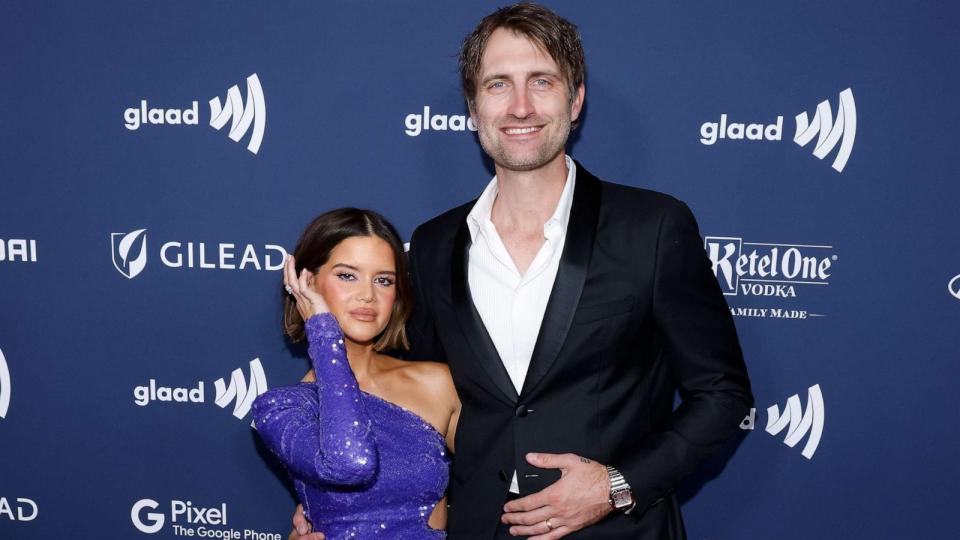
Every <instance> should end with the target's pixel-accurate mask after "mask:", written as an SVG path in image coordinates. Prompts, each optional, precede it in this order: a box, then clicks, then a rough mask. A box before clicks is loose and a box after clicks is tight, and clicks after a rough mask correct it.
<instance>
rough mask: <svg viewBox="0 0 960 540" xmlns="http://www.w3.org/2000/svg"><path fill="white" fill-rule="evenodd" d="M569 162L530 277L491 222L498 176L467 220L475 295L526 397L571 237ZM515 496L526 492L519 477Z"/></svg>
mask: <svg viewBox="0 0 960 540" xmlns="http://www.w3.org/2000/svg"><path fill="white" fill-rule="evenodd" d="M565 159H566V164H567V181H566V184H565V185H564V187H563V192H562V193H561V194H560V200H559V201H558V202H557V207H556V209H555V210H554V212H553V215H552V216H551V217H550V219H548V220H547V222H546V223H544V225H543V238H544V243H543V245H542V246H541V247H540V251H538V252H537V255H536V257H534V259H533V262H532V263H530V267H529V268H527V271H526V273H524V274H521V273H520V271H519V270H517V266H516V265H515V264H514V263H513V258H511V257H510V253H509V252H508V251H507V248H506V246H504V244H503V240H501V238H500V234H499V233H498V232H497V228H496V226H495V225H494V224H493V221H492V220H491V219H490V213H491V210H492V209H493V202H494V201H495V200H496V198H497V194H498V193H499V191H500V190H499V188H498V184H497V177H496V176H494V177H493V179H492V180H490V183H489V184H487V188H486V189H485V190H484V191H483V194H482V195H480V198H479V199H477V203H476V204H475V205H474V206H473V209H472V210H470V214H468V215H467V225H468V227H469V229H470V239H471V244H470V253H469V255H470V257H469V261H470V262H469V267H468V268H469V270H468V281H469V284H470V295H471V296H472V297H473V303H474V305H475V306H476V308H477V312H479V314H480V318H481V319H482V320H483V325H484V326H485V327H486V328H487V333H488V334H489V335H490V339H491V340H493V344H494V346H495V347H496V348H497V352H498V353H499V354H500V360H502V361H503V365H504V367H505V368H506V369H507V373H508V374H509V375H510V380H511V381H512V382H513V386H514V388H516V389H517V393H520V389H521V388H522V387H523V381H524V379H525V378H526V376H527V369H528V368H529V367H530V358H531V356H532V355H533V347H534V345H536V343H537V336H538V335H539V333H540V323H542V322H543V315H544V312H545V311H546V309H547V301H548V300H549V299H550V291H552V290H553V282H554V281H555V280H556V278H557V269H558V268H559V266H560V255H561V254H562V253H563V244H564V241H565V240H566V236H567V224H568V223H569V221H570V207H571V205H572V203H573V189H574V184H575V183H576V177H577V171H576V166H575V165H574V163H573V160H572V159H571V158H570V156H565ZM510 491H512V492H513V493H519V492H520V489H519V487H518V485H517V473H516V472H514V473H513V480H512V481H511V483H510Z"/></svg>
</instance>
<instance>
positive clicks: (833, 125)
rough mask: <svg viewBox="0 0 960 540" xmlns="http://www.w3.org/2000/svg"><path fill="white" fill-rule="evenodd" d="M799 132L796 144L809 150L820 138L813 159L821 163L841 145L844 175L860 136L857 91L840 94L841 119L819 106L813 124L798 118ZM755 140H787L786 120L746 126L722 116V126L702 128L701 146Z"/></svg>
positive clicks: (837, 162)
mask: <svg viewBox="0 0 960 540" xmlns="http://www.w3.org/2000/svg"><path fill="white" fill-rule="evenodd" d="M795 120H796V132H795V135H794V137H793V142H795V143H797V144H798V145H800V146H806V145H807V144H809V143H810V141H812V140H813V138H814V137H817V143H816V144H815V145H814V147H813V155H814V156H816V157H817V158H818V159H823V158H825V157H827V156H828V155H829V154H830V152H832V151H833V149H834V148H835V147H836V146H837V143H838V142H839V143H840V149H839V150H838V151H837V155H836V157H835V158H834V160H833V168H834V170H836V171H837V172H843V169H844V168H845V167H846V166H847V161H848V160H849V159H850V154H851V153H852V152H853V143H854V141H855V139H856V136H857V105H856V102H855V101H854V99H853V90H851V89H850V88H847V89H846V90H844V91H842V92H840V99H839V105H838V107H837V117H836V119H834V118H833V110H832V109H831V107H830V102H829V101H828V100H823V101H821V102H820V104H819V105H817V110H816V112H815V113H814V115H813V120H812V121H810V120H808V117H807V113H806V112H802V113H800V114H798V115H796V116H795ZM723 139H730V140H743V139H747V140H751V141H762V140H767V141H781V140H783V116H777V120H776V122H774V123H772V124H764V123H762V122H761V123H752V124H747V123H742V122H731V121H730V120H729V118H728V117H727V115H726V114H721V115H720V121H719V122H704V123H703V124H702V125H701V126H700V142H701V143H702V144H704V145H706V146H712V145H714V144H716V143H717V141H719V140H723Z"/></svg>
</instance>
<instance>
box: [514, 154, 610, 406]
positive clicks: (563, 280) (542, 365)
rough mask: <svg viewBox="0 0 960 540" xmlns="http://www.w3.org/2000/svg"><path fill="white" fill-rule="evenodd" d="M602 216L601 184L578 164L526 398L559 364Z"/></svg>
mask: <svg viewBox="0 0 960 540" xmlns="http://www.w3.org/2000/svg"><path fill="white" fill-rule="evenodd" d="M599 213H600V181H599V180H597V178H596V177H595V176H593V175H592V174H590V173H589V172H587V170H586V169H584V168H583V166H582V165H580V164H579V163H577V184H576V188H575V189H574V192H573V205H572V206H571V208H570V221H569V223H568V224H567V238H566V240H565V241H564V245H563V255H562V256H561V258H560V267H559V269H558V270H557V278H556V280H555V281H554V283H553V290H551V291H550V299H549V300H548V301H547V309H546V311H545V312H544V314H543V322H542V323H541V324H540V333H539V335H538V336H537V343H536V345H535V346H534V348H533V356H532V357H531V358H530V367H529V368H528V369H527V376H526V378H525V379H524V382H523V388H522V389H521V391H520V395H522V396H527V395H529V394H530V392H531V391H532V390H533V389H534V388H535V387H536V385H537V384H538V383H539V382H540V381H541V380H542V379H543V377H544V375H546V374H547V372H548V371H549V370H550V367H551V366H553V363H554V362H556V360H557V356H558V355H559V354H560V348H561V347H562V346H563V343H564V341H566V339H567V332H568V331H569V330H570V324H571V322H572V321H573V315H574V313H575V312H576V310H577V304H579V302H580V293H581V292H583V284H584V281H586V278H587V269H588V268H589V266H590V254H591V253H592V252H593V243H594V239H595V238H596V233H597V218H598V216H599Z"/></svg>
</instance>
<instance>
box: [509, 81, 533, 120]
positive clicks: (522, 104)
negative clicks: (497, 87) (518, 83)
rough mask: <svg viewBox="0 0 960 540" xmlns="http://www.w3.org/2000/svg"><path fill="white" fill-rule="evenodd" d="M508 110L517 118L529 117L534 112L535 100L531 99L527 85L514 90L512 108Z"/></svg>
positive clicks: (511, 101)
mask: <svg viewBox="0 0 960 540" xmlns="http://www.w3.org/2000/svg"><path fill="white" fill-rule="evenodd" d="M507 112H508V113H509V114H510V115H511V116H514V117H516V118H527V117H528V116H530V115H532V114H533V112H534V109H533V102H531V101H530V95H529V94H528V92H527V89H526V87H520V88H518V89H517V90H516V91H515V92H513V96H512V99H511V100H510V109H509V110H508V111H507Z"/></svg>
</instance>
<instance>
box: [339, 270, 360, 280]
mask: <svg viewBox="0 0 960 540" xmlns="http://www.w3.org/2000/svg"><path fill="white" fill-rule="evenodd" d="M337 278H338V279H340V280H341V281H353V280H354V279H356V277H354V275H353V274H349V273H347V272H341V273H339V274H337Z"/></svg>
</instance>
